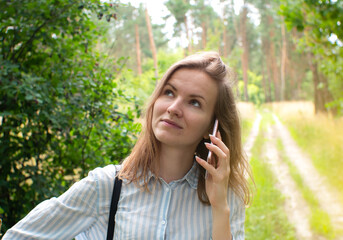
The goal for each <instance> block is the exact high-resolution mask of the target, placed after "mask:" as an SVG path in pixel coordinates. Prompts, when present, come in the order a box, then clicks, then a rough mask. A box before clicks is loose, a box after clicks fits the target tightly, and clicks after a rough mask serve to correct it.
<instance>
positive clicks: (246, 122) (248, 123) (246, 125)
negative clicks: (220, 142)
mask: <svg viewBox="0 0 343 240" xmlns="http://www.w3.org/2000/svg"><path fill="white" fill-rule="evenodd" d="M241 124H242V142H243V143H244V142H245V141H246V139H247V137H248V136H249V134H250V131H251V128H252V125H253V124H254V119H243V120H242V121H241Z"/></svg>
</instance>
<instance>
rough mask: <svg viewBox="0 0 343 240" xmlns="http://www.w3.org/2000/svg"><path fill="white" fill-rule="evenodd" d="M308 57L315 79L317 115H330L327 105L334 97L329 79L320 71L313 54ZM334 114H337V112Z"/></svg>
mask: <svg viewBox="0 0 343 240" xmlns="http://www.w3.org/2000/svg"><path fill="white" fill-rule="evenodd" d="M307 57H308V63H309V66H310V69H311V72H312V77H313V87H314V108H315V113H316V114H318V113H328V110H327V109H326V107H325V104H326V103H328V102H330V101H332V100H333V97H332V95H331V93H330V91H329V89H328V81H327V78H326V77H325V76H324V75H323V74H322V73H320V72H319V71H318V65H317V63H316V62H315V56H314V55H313V53H309V54H308V55H307ZM332 112H333V113H334V114H335V110H333V111H332Z"/></svg>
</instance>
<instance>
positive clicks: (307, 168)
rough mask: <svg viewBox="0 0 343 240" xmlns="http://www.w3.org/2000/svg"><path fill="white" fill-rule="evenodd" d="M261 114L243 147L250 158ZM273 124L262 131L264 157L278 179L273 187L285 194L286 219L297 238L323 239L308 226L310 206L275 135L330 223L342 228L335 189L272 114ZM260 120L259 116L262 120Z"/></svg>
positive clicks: (342, 216)
mask: <svg viewBox="0 0 343 240" xmlns="http://www.w3.org/2000/svg"><path fill="white" fill-rule="evenodd" d="M261 118H262V117H261V115H260V114H258V115H257V118H256V120H255V123H254V125H253V128H252V130H251V134H250V135H249V137H248V139H247V141H246V144H245V146H244V149H245V151H246V153H247V155H248V157H249V158H250V156H251V148H252V146H253V145H254V141H255V139H256V136H257V135H258V132H259V124H260V121H261ZM273 118H274V121H275V124H273V125H269V126H268V127H267V131H266V132H264V133H261V134H264V136H265V138H266V141H265V143H264V148H263V150H264V153H265V159H266V161H267V162H268V163H269V164H270V167H271V169H272V171H273V172H274V174H275V177H276V178H277V179H278V183H277V184H278V186H277V188H278V189H279V190H280V192H281V193H282V194H283V195H284V197H285V206H284V207H285V212H286V214H287V216H288V219H289V221H290V222H291V223H292V224H293V226H294V227H295V230H296V235H297V238H298V239H325V238H324V237H320V236H318V235H316V234H314V233H313V232H312V231H311V229H310V224H309V216H310V209H309V207H308V205H307V203H306V201H305V200H304V198H303V196H302V194H301V192H300V191H299V190H298V188H297V186H296V183H295V182H294V180H293V178H292V177H291V175H290V172H289V168H288V165H287V163H285V162H283V160H282V158H281V157H280V153H279V151H278V148H277V146H276V142H277V139H281V142H282V144H283V148H284V151H285V154H286V155H287V158H288V159H289V160H290V161H291V163H292V164H293V165H294V166H295V167H296V168H297V171H298V172H299V174H300V175H301V177H302V179H303V181H304V183H305V184H306V185H307V186H308V187H309V189H311V191H312V192H313V194H314V195H315V197H316V198H317V200H318V202H319V204H320V207H321V209H323V210H324V211H326V212H327V213H328V215H329V216H330V219H331V222H332V225H333V227H334V228H335V229H342V228H343V206H342V205H341V204H340V202H339V201H338V197H337V193H336V192H335V190H334V189H332V188H331V186H330V185H329V184H327V182H326V179H325V178H324V177H323V176H321V175H319V173H318V172H317V170H316V169H315V168H314V166H313V165H312V162H311V160H310V159H309V157H307V156H306V154H304V153H303V152H302V150H301V149H300V148H299V147H298V146H297V144H296V143H295V142H294V140H293V139H292V137H291V136H290V134H289V132H288V130H287V128H286V127H285V126H284V125H283V124H282V123H281V122H280V121H279V119H278V118H277V117H276V116H275V115H273ZM262 121H263V120H262ZM335 239H343V237H342V236H336V238H335Z"/></svg>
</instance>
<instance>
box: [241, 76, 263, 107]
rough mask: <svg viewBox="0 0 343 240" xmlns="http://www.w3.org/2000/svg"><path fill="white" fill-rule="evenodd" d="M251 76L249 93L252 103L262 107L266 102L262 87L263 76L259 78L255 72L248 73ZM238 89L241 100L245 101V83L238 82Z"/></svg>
mask: <svg viewBox="0 0 343 240" xmlns="http://www.w3.org/2000/svg"><path fill="white" fill-rule="evenodd" d="M248 76H249V84H248V92H249V99H250V101H251V102H253V103H255V104H256V105H260V104H262V103H264V102H265V96H264V91H263V86H262V76H257V75H256V74H255V73H253V72H250V71H249V72H248ZM238 89H239V92H240V93H241V96H240V98H241V99H244V96H243V94H244V82H243V81H239V82H238Z"/></svg>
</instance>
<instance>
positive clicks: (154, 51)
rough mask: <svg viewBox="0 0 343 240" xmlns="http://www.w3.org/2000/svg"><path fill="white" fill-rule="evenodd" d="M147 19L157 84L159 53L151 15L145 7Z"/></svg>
mask: <svg viewBox="0 0 343 240" xmlns="http://www.w3.org/2000/svg"><path fill="white" fill-rule="evenodd" d="M145 19H146V24H147V29H148V33H149V42H150V49H151V52H152V58H153V60H154V68H155V79H156V84H157V81H158V70H157V53H156V46H155V40H154V36H153V33H152V27H151V23H150V16H149V13H148V9H147V8H146V9H145Z"/></svg>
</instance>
